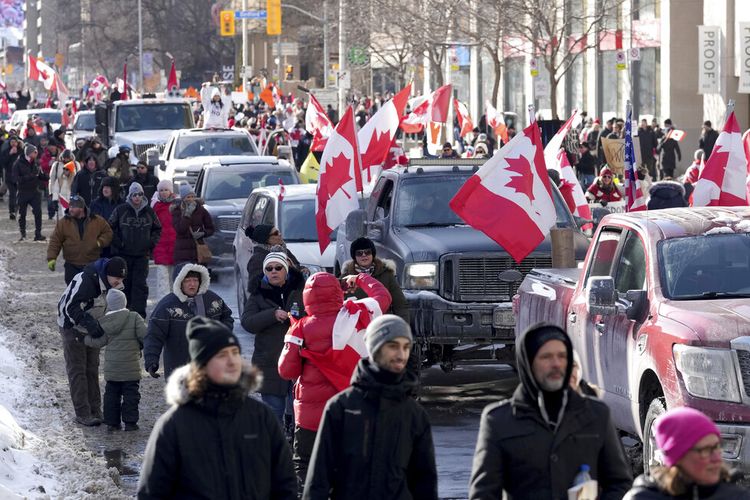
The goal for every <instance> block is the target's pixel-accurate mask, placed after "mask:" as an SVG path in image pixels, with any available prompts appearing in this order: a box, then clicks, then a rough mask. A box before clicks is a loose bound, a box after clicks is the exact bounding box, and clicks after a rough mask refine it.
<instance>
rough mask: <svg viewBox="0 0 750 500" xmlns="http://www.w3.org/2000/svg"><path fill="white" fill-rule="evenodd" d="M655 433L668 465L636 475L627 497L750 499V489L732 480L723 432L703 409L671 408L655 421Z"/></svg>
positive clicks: (636, 498)
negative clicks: (722, 443) (724, 457)
mask: <svg viewBox="0 0 750 500" xmlns="http://www.w3.org/2000/svg"><path fill="white" fill-rule="evenodd" d="M654 435H655V437H656V445H657V446H658V447H659V450H661V454H662V456H663V459H664V460H663V462H664V466H657V467H652V468H651V470H650V471H649V473H648V474H643V475H641V476H639V477H638V478H636V480H635V482H634V483H633V488H631V490H630V491H629V492H628V493H627V494H626V495H625V500H644V499H647V500H651V499H654V500H656V499H663V498H685V499H704V498H705V499H715V500H722V499H743V498H744V499H750V491H747V490H745V489H743V488H740V487H739V486H737V485H735V484H732V483H731V482H730V473H729V469H728V468H727V466H726V465H725V464H724V461H723V460H722V458H721V434H720V433H719V429H718V427H716V424H714V423H713V421H712V420H711V419H710V418H708V417H707V416H705V415H704V414H703V413H701V412H699V411H698V410H694V409H693V408H675V409H673V410H670V411H668V412H667V413H665V414H664V415H662V416H661V417H659V419H658V420H657V421H656V422H655V423H654Z"/></svg>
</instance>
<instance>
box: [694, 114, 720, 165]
mask: <svg viewBox="0 0 750 500" xmlns="http://www.w3.org/2000/svg"><path fill="white" fill-rule="evenodd" d="M718 138H719V133H718V132H717V131H716V130H714V129H713V127H712V126H711V121H710V120H706V121H705V122H703V127H702V128H701V137H700V139H698V147H699V148H701V149H702V150H703V153H704V155H705V158H706V161H708V159H709V158H710V157H711V152H712V151H713V150H714V144H716V140H717V139H718Z"/></svg>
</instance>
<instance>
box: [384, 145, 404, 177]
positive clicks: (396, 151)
mask: <svg viewBox="0 0 750 500" xmlns="http://www.w3.org/2000/svg"><path fill="white" fill-rule="evenodd" d="M408 163H409V158H407V156H406V153H405V152H404V149H403V148H402V147H401V146H399V145H398V144H395V143H394V144H393V145H391V149H390V150H389V151H388V156H386V157H385V161H384V162H383V170H388V169H389V168H393V167H399V166H404V165H407V164H408Z"/></svg>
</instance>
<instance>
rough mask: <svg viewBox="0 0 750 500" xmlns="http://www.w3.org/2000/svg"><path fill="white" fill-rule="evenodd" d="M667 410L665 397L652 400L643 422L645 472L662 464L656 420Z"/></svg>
mask: <svg viewBox="0 0 750 500" xmlns="http://www.w3.org/2000/svg"><path fill="white" fill-rule="evenodd" d="M666 412H667V403H666V401H665V399H664V398H663V397H660V398H655V399H652V400H651V404H649V405H648V412H647V413H646V420H645V421H644V423H643V473H644V474H648V471H649V470H650V469H651V467H653V466H655V465H660V464H661V461H660V459H659V458H658V457H657V456H656V439H655V438H654V421H655V420H656V419H657V418H659V417H660V416H661V415H663V414H664V413H666Z"/></svg>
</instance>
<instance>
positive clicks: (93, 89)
mask: <svg viewBox="0 0 750 500" xmlns="http://www.w3.org/2000/svg"><path fill="white" fill-rule="evenodd" d="M108 88H109V80H107V77H106V76H104V75H96V76H95V77H94V79H93V80H91V83H90V84H89V90H88V92H87V94H86V97H92V98H93V99H94V100H95V101H101V100H102V96H103V95H104V92H105V91H106V90H107V89H108Z"/></svg>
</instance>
